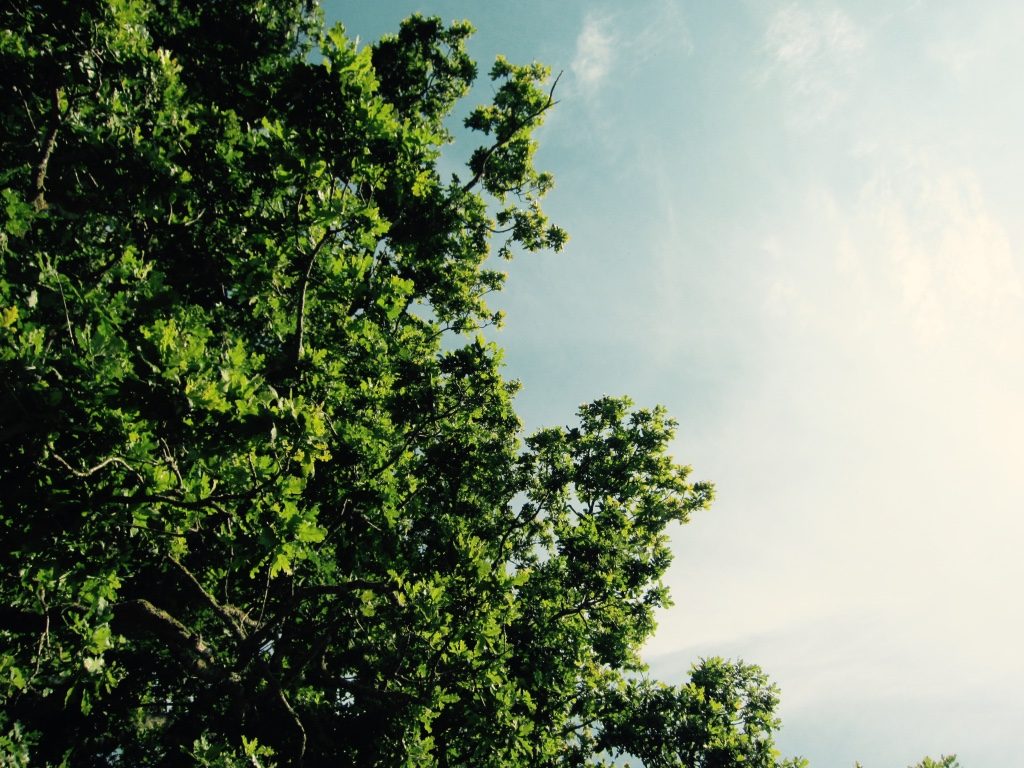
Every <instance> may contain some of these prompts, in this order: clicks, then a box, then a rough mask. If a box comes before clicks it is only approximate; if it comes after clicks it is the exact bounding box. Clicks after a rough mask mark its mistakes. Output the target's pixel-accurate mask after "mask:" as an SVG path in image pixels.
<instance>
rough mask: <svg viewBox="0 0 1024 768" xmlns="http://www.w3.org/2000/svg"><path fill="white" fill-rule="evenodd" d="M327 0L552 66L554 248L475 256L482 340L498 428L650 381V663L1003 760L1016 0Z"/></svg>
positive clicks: (868, 743) (1022, 679)
mask: <svg viewBox="0 0 1024 768" xmlns="http://www.w3.org/2000/svg"><path fill="white" fill-rule="evenodd" d="M325 8H326V10H327V13H328V17H329V19H331V20H342V21H343V22H344V23H345V26H346V28H347V29H348V31H349V33H350V34H351V35H353V36H355V35H358V36H359V37H360V39H361V40H363V41H372V40H374V39H376V38H377V37H379V36H380V35H381V34H384V33H386V32H389V31H393V30H395V29H397V25H398V23H399V21H400V20H401V19H402V18H403V17H404V16H406V15H408V14H409V13H410V12H412V11H416V10H418V11H422V12H424V13H428V14H436V15H440V16H441V17H443V18H444V19H445V20H451V19H461V18H468V19H470V20H471V21H472V22H473V23H474V25H475V26H476V27H477V30H478V32H477V35H476V36H475V37H474V39H473V41H472V43H471V45H470V50H471V53H472V54H473V55H474V56H475V57H476V58H477V59H478V60H479V61H480V62H481V70H482V71H486V69H487V68H488V66H489V63H490V61H491V60H492V59H493V57H494V56H495V55H496V54H498V53H504V54H506V55H507V56H508V57H509V58H510V59H511V60H513V61H516V62H520V63H525V62H528V61H532V60H539V61H542V62H544V63H546V64H548V65H550V66H551V67H552V68H553V70H554V71H555V72H559V71H561V72H563V76H562V79H561V81H560V83H559V86H558V90H557V91H556V97H557V98H558V99H559V102H560V103H559V104H558V105H557V107H556V108H555V110H554V111H553V113H552V114H551V116H550V118H549V119H548V121H547V123H546V125H545V126H544V127H543V129H542V130H541V131H540V132H539V133H538V135H537V137H538V140H539V142H540V145H541V149H540V151H539V153H538V164H539V165H540V166H541V167H542V168H545V169H547V170H550V171H551V172H552V173H553V174H554V175H555V178H556V187H555V189H554V190H553V191H552V192H551V194H550V195H549V197H548V199H547V204H546V206H545V207H546V210H547V211H548V213H549V214H550V215H551V217H552V219H553V220H554V221H556V222H557V223H559V224H560V225H562V226H564V227H565V228H566V229H567V230H568V231H569V233H570V236H571V238H572V239H571V240H570V242H569V244H568V246H567V247H566V249H565V251H564V252H563V253H561V254H557V255H554V254H527V255H524V256H521V257H520V258H518V259H516V260H515V261H513V262H512V263H511V264H509V265H508V266H507V267H506V268H507V270H508V272H509V279H508V282H507V285H506V289H505V291H504V292H503V293H502V294H501V295H500V296H499V297H497V298H496V300H495V301H494V302H493V305H494V306H497V307H499V308H501V309H503V310H504V311H505V312H506V315H507V317H506V325H505V327H504V328H503V329H502V330H501V331H500V332H498V333H496V334H495V335H494V338H495V340H497V341H498V343H499V344H501V345H502V346H503V347H504V348H505V351H506V360H507V373H508V375H509V376H510V377H514V378H518V379H520V380H521V381H522V384H523V391H522V393H521V394H520V395H519V397H518V401H517V404H518V409H519V412H520V415H521V417H522V418H523V420H524V422H525V424H526V426H527V428H528V429H533V428H536V427H539V426H542V425H551V424H571V423H572V422H573V419H574V413H575V410H576V408H577V407H578V406H579V404H580V403H582V402H585V401H588V400H591V399H593V398H595V397H599V396H601V395H602V394H629V395H630V396H631V397H633V399H634V400H635V401H636V402H637V403H638V404H640V405H644V406H649V405H654V404H659V403H660V404H663V405H665V406H666V407H667V408H668V409H669V411H670V412H671V413H672V415H673V416H674V417H675V418H676V419H677V420H678V421H679V423H680V428H679V435H678V439H677V441H676V443H675V444H674V446H673V451H674V453H675V456H676V457H677V458H678V459H679V460H680V461H681V462H684V463H687V464H691V465H692V466H693V467H694V477H695V478H700V479H709V480H712V481H714V482H715V484H716V487H717V501H716V503H715V504H714V507H713V508H712V509H711V510H709V511H707V512H705V513H702V514H699V515H697V516H696V517H695V518H694V519H693V520H692V521H691V522H690V524H688V525H687V526H685V527H682V528H679V529H677V530H675V531H673V536H672V538H673V548H674V551H675V553H676V562H675V564H674V565H673V566H672V569H671V570H670V572H669V574H668V579H667V580H668V583H669V585H670V587H671V589H672V592H673V596H674V598H675V600H676V605H675V606H674V607H673V608H672V609H670V610H668V611H665V612H664V613H663V614H662V615H661V617H660V626H659V630H658V632H657V634H656V635H655V637H654V638H653V639H652V640H651V642H650V643H649V644H648V646H647V647H646V649H645V657H646V659H647V660H648V661H649V663H650V664H651V667H652V670H653V672H654V674H655V675H657V676H659V677H660V678H662V679H665V680H667V681H669V682H680V681H682V680H683V679H685V677H686V674H687V670H688V668H689V665H690V664H691V663H692V662H693V661H694V660H695V659H697V658H698V657H701V656H709V655H723V656H728V657H733V658H743V659H744V660H746V661H748V662H752V663H757V664H759V665H760V666H762V667H763V668H764V669H765V670H766V671H767V672H768V673H769V675H770V676H771V677H772V679H773V680H774V681H775V682H776V683H777V684H778V685H779V687H780V688H781V690H782V704H781V706H780V708H779V714H780V716H781V717H782V720H783V723H784V728H783V730H782V732H781V734H780V736H779V739H778V743H779V746H780V747H781V749H782V750H783V752H784V753H785V754H790V755H793V754H801V755H803V756H805V757H807V758H808V759H810V761H811V764H812V766H817V767H818V768H831V767H832V766H847V767H849V766H852V765H853V763H854V761H855V760H859V761H861V763H863V765H864V766H865V768H876V767H877V768H882V767H883V766H897V767H899V766H906V765H909V764H911V763H913V762H915V761H917V760H918V759H920V758H921V757H922V756H923V755H925V754H930V755H933V756H938V755H939V754H940V753H951V752H957V753H958V754H959V756H960V762H961V764H962V765H963V766H964V768H997V767H998V768H1003V766H1005V765H1008V764H1014V763H1015V762H1016V760H1015V758H1017V755H1016V753H1017V752H1018V751H1019V747H1018V744H1017V741H1019V739H1017V738H1016V737H1015V734H1016V733H1017V732H1018V731H1019V727H1020V723H1021V722H1024V703H1022V702H1024V699H1022V697H1021V696H1020V695H1019V692H1020V691H1021V690H1022V689H1024V654H1022V653H1021V651H1020V647H1021V638H1022V637H1024V599H1022V597H1021V587H1022V585H1024V557H1021V555H1020V554H1019V550H1020V548H1021V543H1022V540H1024V516H1022V515H1021V514H1020V513H1021V512H1022V511H1024V469H1022V466H1021V464H1022V462H1021V459H1022V457H1024V450H1022V446H1021V441H1022V439H1024V356H1022V351H1024V278H1022V272H1024V254H1022V246H1024V217H1022V216H1021V215H1020V209H1021V204H1022V202H1024V195H1022V192H1021V189H1020V180H1021V179H1022V178H1024V151H1022V148H1021V137H1024V93H1022V91H1021V89H1020V88H1019V85H1018V82H1017V80H1018V78H1019V73H1020V72H1021V71H1024V46H1021V45H1020V31H1021V30H1022V29H1024V5H1021V4H1017V3H1013V2H997V1H996V0H979V2H975V3H971V4H967V3H962V2H953V1H952V0H950V1H948V2H930V1H929V0H915V1H913V2H911V1H907V2H900V1H899V0H887V1H886V2H878V1H875V0H858V1H857V2H852V1H847V2H818V1H816V0H808V1H806V2H804V1H798V2H759V1H755V0H734V1H731V2H722V3H703V2H696V1H693V2H690V1H688V0H634V1H633V2H630V3H628V4H626V3H615V2H611V1H610V0H604V1H603V2H602V0H590V1H589V2H583V1H582V0H562V1H561V2H558V3H551V2H543V1H542V0H520V1H519V2H516V3H514V4H513V3H497V2H471V1H469V0H450V1H444V2H442V1H441V0H436V1H434V0H420V1H419V2H414V1H409V2H407V1H406V0H377V1H376V2H370V1H369V0H333V1H332V2H328V3H327V4H326V5H325ZM488 88H489V86H488V84H487V83H486V82H484V83H482V84H481V85H480V86H479V87H478V90H477V95H478V97H479V99H484V98H486V96H487V94H488V93H489V91H488ZM454 149H455V154H457V152H458V151H459V150H461V149H463V148H461V147H459V146H458V145H457V146H456V147H455V148H454ZM466 152H467V154H468V148H467V149H466ZM449 157H454V155H449ZM452 162H454V161H452ZM1017 759H1019V758H1017Z"/></svg>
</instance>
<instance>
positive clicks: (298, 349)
mask: <svg viewBox="0 0 1024 768" xmlns="http://www.w3.org/2000/svg"><path fill="white" fill-rule="evenodd" d="M335 234H337V231H336V230H333V229H328V230H327V231H326V232H325V233H324V236H323V237H321V238H320V240H319V242H317V244H316V245H315V246H313V250H312V251H310V253H309V256H308V257H307V260H306V269H305V270H304V271H303V275H302V288H301V290H300V291H299V309H298V312H297V315H298V318H297V319H296V322H295V345H294V347H295V348H294V351H293V354H292V360H293V361H294V363H295V365H298V364H299V361H300V360H302V337H303V334H304V333H305V330H306V292H307V291H308V290H309V278H310V276H311V275H312V274H313V265H314V264H316V257H317V255H318V254H319V253H320V250H321V249H322V248H323V247H324V246H325V245H326V244H327V241H328V240H329V239H330V238H331V237H333V236H334V235H335Z"/></svg>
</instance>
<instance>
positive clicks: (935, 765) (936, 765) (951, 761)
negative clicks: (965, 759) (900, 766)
mask: <svg viewBox="0 0 1024 768" xmlns="http://www.w3.org/2000/svg"><path fill="white" fill-rule="evenodd" d="M910 768H960V762H959V761H958V760H957V759H956V755H943V756H942V757H940V758H939V759H938V760H933V759H932V758H930V757H926V758H924V759H923V760H922V761H921V762H920V763H917V764H916V765H912V766H910Z"/></svg>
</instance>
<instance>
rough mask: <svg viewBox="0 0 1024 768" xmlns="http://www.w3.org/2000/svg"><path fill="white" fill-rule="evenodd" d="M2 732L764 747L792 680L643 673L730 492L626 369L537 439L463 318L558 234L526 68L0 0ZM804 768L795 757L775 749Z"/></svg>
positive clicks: (258, 22) (187, 15)
mask: <svg viewBox="0 0 1024 768" xmlns="http://www.w3.org/2000/svg"><path fill="white" fill-rule="evenodd" d="M0 15H2V19H3V26H2V33H0V69H2V71H3V72H4V73H5V74H4V77H3V78H2V80H0V91H2V94H3V97H2V101H0V108H2V110H3V121H4V131H3V133H2V135H0V155H2V169H0V173H2V176H0V196H2V205H0V220H2V234H0V258H2V262H0V263H2V269H0V467H2V472H3V480H2V491H0V493H2V510H0V532H2V533H0V535H2V537H3V538H2V540H3V546H2V547H0V643H2V645H0V686H2V689H0V690H2V695H3V713H4V714H3V717H4V723H3V728H0V731H2V732H4V733H5V734H6V735H4V736H3V737H0V749H2V750H3V751H4V754H5V755H6V757H5V759H6V760H7V761H9V762H12V763H15V764H16V763H17V762H18V761H22V762H23V763H24V762H26V761H27V760H28V757H27V755H28V754H31V759H32V764H36V765H45V764H59V763H61V762H66V763H67V764H70V765H76V766H79V765H81V766H90V765H95V766H106V765H124V766H146V765H181V764H187V763H192V762H197V763H201V764H209V765H234V764H243V763H244V764H269V763H272V762H274V761H276V762H277V763H278V764H282V765H299V764H305V765H307V766H335V765H360V766H398V765H408V766H413V765H415V766H428V765H436V766H456V765H458V766H570V765H577V766H578V765H598V764H607V763H608V762H609V761H613V760H621V759H629V758H633V759H635V760H639V761H641V762H642V763H643V764H644V765H647V766H652V767H653V766H708V767H710V766H732V765H741V764H742V765H749V766H778V765H782V764H783V763H781V762H780V761H779V758H778V757H777V754H776V751H775V749H774V747H773V743H772V734H773V731H774V730H775V729H776V728H777V726H778V722H777V720H776V718H775V716H774V708H775V705H776V703H777V699H776V693H775V690H774V688H773V687H772V686H771V685H770V684H769V683H768V681H767V680H766V678H765V677H764V675H763V674H762V673H761V672H760V671H759V670H758V669H757V668H755V667H751V666H747V665H744V664H742V663H728V662H725V661H722V660H718V659H712V660H708V661H706V662H702V663H700V664H699V665H698V666H697V667H695V669H694V672H693V676H692V679H691V680H690V682H689V683H687V684H685V685H681V686H675V687H673V686H666V685H662V684H660V683H657V682H655V681H652V680H651V679H649V677H648V676H647V674H646V668H645V666H644V665H643V663H642V662H641V660H640V657H639V655H638V652H639V649H640V647H641V644H642V643H643V642H644V640H645V639H646V638H647V637H648V636H649V635H650V634H651V632H652V630H653V629H654V612H655V611H656V610H657V609H658V608H659V607H662V606H665V605H667V604H668V596H667V593H666V590H665V588H664V586H663V585H662V582H661V578H662V575H663V574H664V572H665V569H666V568H667V566H668V564H669V561H670V551H669V549H668V546H667V539H666V533H665V531H666V526H668V525H669V524H671V523H673V522H685V521H686V520H687V519H688V517H689V516H690V514H691V513H692V512H694V511H696V510H699V509H701V508H703V507H705V506H706V505H707V504H708V503H709V501H710V500H711V496H712V489H711V486H710V485H708V484H707V483H701V482H693V481H692V480H691V479H690V470H689V468H688V467H684V466H680V465H678V464H677V463H676V462H675V461H674V460H673V458H672V457H671V455H670V454H669V450H668V448H669V442H670V440H671V439H672V437H673V429H674V423H673V422H672V421H671V419H669V418H668V416H667V415H666V414H665V413H664V412H663V411H662V410H660V409H657V408H655V409H650V410H648V409H637V408H634V407H633V405H632V404H631V403H630V401H629V400H628V399H625V398H602V399H600V400H598V401H596V402H593V403H589V404H586V405H584V406H582V407H581V408H580V410H579V413H578V415H577V417H578V420H577V422H576V423H575V425H574V426H570V427H564V428H563V427H559V428H551V429H545V430H541V431H540V432H537V433H536V434H533V435H531V436H529V437H525V438H523V437H522V436H521V435H520V422H519V421H518V419H517V417H516V415H515V412H514V411H513V408H512V396H513V394H514V392H515V389H516V386H515V384H514V383H512V382H509V381H507V380H505V379H504V378H503V376H502V373H501V354H500V350H499V349H498V348H497V347H496V346H494V345H493V344H491V343H488V342H487V341H485V340H484V339H483V338H482V337H481V336H479V335H477V332H478V331H479V330H480V329H482V328H484V327H485V326H487V325H490V324H493V323H496V322H498V321H499V320H500V318H499V317H498V315H497V314H496V313H494V312H492V311H491V310H490V309H489V308H488V307H487V305H486V303H485V296H486V294H488V293H489V292H492V291H494V290H496V289H498V288H499V287H500V286H501V283H502V274H501V273H500V272H498V271H495V270H494V269H493V268H492V266H491V265H492V263H491V262H489V261H488V257H489V254H490V252H491V249H492V247H493V248H494V249H495V251H496V253H497V254H498V255H500V256H505V257H509V256H511V255H512V254H513V252H517V251H521V250H526V251H535V250H540V249H554V250H558V249H559V248H561V246H562V245H563V244H564V242H565V240H566V235H565V233H564V232H563V231H562V230H561V229H559V228H558V227H557V226H554V225H552V224H551V223H550V222H549V221H548V220H547V218H546V217H545V215H544V213H543V211H542V209H541V207H540V201H541V198H542V197H543V196H544V194H545V193H546V192H547V191H548V190H549V189H550V187H551V184H552V178H551V176H550V175H548V174H547V173H544V172H541V171H539V170H537V169H536V168H535V166H534V162H533V158H534V151H535V147H536V145H535V142H534V139H533V132H534V130H535V129H536V128H537V126H538V125H540V123H541V121H542V120H543V119H544V116H545V115H546V113H547V112H548V110H549V109H550V108H551V107H552V105H553V103H554V93H553V81H552V80H551V78H550V73H549V72H548V70H547V69H546V68H544V67H543V66H540V65H537V64H531V65H527V66H518V65H514V64H511V63H509V62H508V61H506V60H504V59H501V58H499V59H498V60H497V61H496V62H495V64H494V65H493V67H492V68H491V70H490V72H489V77H490V79H491V81H492V82H493V100H492V101H491V102H490V103H488V104H484V105H481V106H479V107H477V108H475V109H473V110H472V111H470V112H469V115H468V117H467V118H466V119H465V127H466V129H467V130H468V131H469V132H470V134H471V135H473V136H476V137H477V141H478V146H477V148H476V149H475V150H474V151H472V152H471V153H470V154H469V155H468V157H467V158H466V162H467V166H466V168H467V170H465V171H464V172H463V173H462V174H461V175H458V176H452V177H451V178H443V177H442V176H441V175H440V173H439V171H438V160H439V158H440V154H441V151H442V149H443V148H444V147H445V146H446V145H447V144H449V143H450V140H451V138H452V137H451V135H450V133H449V128H448V126H450V125H451V123H450V121H449V118H450V116H451V115H452V112H453V109H454V108H455V106H456V104H457V103H458V102H459V100H460V99H462V98H463V97H465V96H466V95H467V92H468V89H469V87H470V85H471V83H472V82H473V81H474V79H475V77H476V74H477V71H476V65H475V63H474V62H473V61H472V60H471V59H470V58H469V57H468V56H467V54H466V50H465V43H466V39H467V38H468V36H469V35H470V33H471V31H472V30H471V27H470V25H469V24H468V23H465V22H458V23H454V24H452V25H450V26H445V25H443V24H442V23H441V22H440V21H439V20H438V19H433V18H424V17H420V16H414V17H412V18H410V19H409V20H407V21H406V22H405V23H404V24H403V25H402V27H401V29H400V30H399V31H398V33H397V34H396V35H393V36H390V37H386V38H384V39H382V40H381V41H380V42H378V43H377V44H375V45H373V46H369V47H362V48H360V47H358V46H356V45H355V44H354V43H353V42H352V41H351V40H349V39H348V38H346V36H345V34H344V32H343V30H342V28H341V27H334V28H331V29H325V28H324V26H323V24H322V21H321V18H320V15H319V12H318V10H317V9H316V8H315V7H311V6H309V5H308V4H306V3H302V2H282V1H281V0H224V1H223V2H204V1H203V0H173V1H172V0H167V1H164V2H157V0H74V2H72V1H71V0H42V1H41V2H27V1H25V0H15V1H14V2H11V3H7V4H6V5H5V6H4V9H3V10H2V11H0ZM785 764H787V765H790V764H795V763H785Z"/></svg>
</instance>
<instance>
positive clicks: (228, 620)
mask: <svg viewBox="0 0 1024 768" xmlns="http://www.w3.org/2000/svg"><path fill="white" fill-rule="evenodd" d="M167 560H169V561H170V562H171V564H172V565H174V567H175V568H177V569H178V572H179V573H181V574H182V576H184V577H185V580H186V581H187V582H188V584H189V586H191V587H192V591H193V592H195V593H196V595H198V596H199V597H200V598H201V599H202V600H203V602H205V603H206V604H207V605H208V606H210V608H211V609H213V612H214V613H215V614H217V617H218V618H219V619H220V620H221V622H222V623H223V624H224V625H226V626H227V628H228V629H229V630H231V632H232V634H234V635H235V637H237V638H238V639H239V640H245V639H246V637H247V634H246V632H245V628H244V625H245V624H246V623H250V622H251V620H249V619H248V618H247V617H246V615H245V614H244V613H243V612H242V611H241V610H240V609H239V608H236V607H235V606H233V605H221V603H219V602H218V601H217V598H215V597H214V596H213V595H211V594H210V593H209V592H207V591H206V589H205V588H204V587H203V585H202V584H200V583H199V579H197V578H196V577H195V576H194V575H193V574H192V571H190V570H189V569H188V568H186V567H185V566H184V565H182V563H181V561H180V560H178V559H176V558H173V557H170V556H168V558H167Z"/></svg>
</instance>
